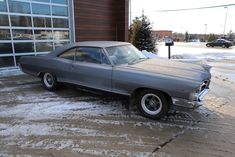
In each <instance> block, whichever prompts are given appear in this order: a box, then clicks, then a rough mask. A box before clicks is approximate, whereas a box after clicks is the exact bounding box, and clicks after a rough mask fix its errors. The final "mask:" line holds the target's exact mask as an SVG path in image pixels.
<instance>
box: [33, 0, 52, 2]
mask: <svg viewBox="0 0 235 157" xmlns="http://www.w3.org/2000/svg"><path fill="white" fill-rule="evenodd" d="M33 1H36V2H46V3H50V0H33Z"/></svg>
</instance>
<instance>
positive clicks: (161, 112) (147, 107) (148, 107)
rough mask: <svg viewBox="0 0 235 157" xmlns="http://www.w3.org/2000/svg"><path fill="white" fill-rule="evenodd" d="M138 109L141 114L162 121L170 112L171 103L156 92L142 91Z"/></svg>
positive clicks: (137, 100)
mask: <svg viewBox="0 0 235 157" xmlns="http://www.w3.org/2000/svg"><path fill="white" fill-rule="evenodd" d="M136 103H137V108H138V110H139V112H140V113H141V114H142V115H143V116H144V117H147V118H150V119H155V120H157V119H160V118H162V117H164V116H165V115H166V114H167V112H168V110H169V103H168V101H167V97H166V96H165V95H164V94H163V93H161V92H159V91H154V90H144V91H142V92H141V93H140V94H139V95H138V96H137V99H136Z"/></svg>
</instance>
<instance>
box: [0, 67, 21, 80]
mask: <svg viewBox="0 0 235 157" xmlns="http://www.w3.org/2000/svg"><path fill="white" fill-rule="evenodd" d="M17 75H23V72H22V71H20V69H19V68H7V69H5V68H4V69H0V78H1V77H10V76H17Z"/></svg>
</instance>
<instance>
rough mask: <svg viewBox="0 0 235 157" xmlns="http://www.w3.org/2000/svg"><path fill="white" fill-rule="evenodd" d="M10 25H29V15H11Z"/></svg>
mask: <svg viewBox="0 0 235 157" xmlns="http://www.w3.org/2000/svg"><path fill="white" fill-rule="evenodd" d="M11 25H12V26H17V27H31V26H32V22H31V17H30V16H11Z"/></svg>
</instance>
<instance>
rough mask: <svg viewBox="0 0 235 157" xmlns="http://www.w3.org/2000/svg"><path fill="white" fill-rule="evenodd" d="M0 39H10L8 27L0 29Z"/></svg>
mask: <svg viewBox="0 0 235 157" xmlns="http://www.w3.org/2000/svg"><path fill="white" fill-rule="evenodd" d="M0 40H11V34H10V30H9V29H0Z"/></svg>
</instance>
